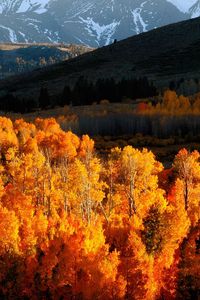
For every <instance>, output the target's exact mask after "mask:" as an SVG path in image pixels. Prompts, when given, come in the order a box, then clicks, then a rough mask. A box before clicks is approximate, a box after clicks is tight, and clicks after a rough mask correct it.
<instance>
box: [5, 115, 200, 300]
mask: <svg viewBox="0 0 200 300" xmlns="http://www.w3.org/2000/svg"><path fill="white" fill-rule="evenodd" d="M0 150H1V164H0V175H1V177H0V178H1V180H0V232H1V235H0V298H1V299H60V300H61V299H66V300H68V299H82V300H83V299H87V300H92V299H102V300H105V299H108V300H109V299H113V300H117V299H128V300H131V299H133V300H135V299H147V300H150V299H152V300H153V299H197V298H198V295H199V294H198V289H199V281H200V278H199V274H200V269H199V266H200V264H199V259H200V258H199V217H200V216H199V199H200V198H199V194H200V154H199V153H198V152H197V151H194V152H192V153H190V152H188V151H187V150H185V149H183V150H181V151H180V152H179V153H178V154H177V155H176V157H175V159H174V163H173V167H172V168H171V169H164V167H163V165H162V164H161V163H160V162H158V161H157V160H156V158H155V156H154V155H153V153H152V152H150V151H147V150H146V149H143V150H142V151H139V150H137V149H134V148H132V147H131V146H127V147H125V148H123V149H119V148H115V149H112V150H111V152H110V154H109V156H108V157H105V158H104V159H100V158H98V156H97V154H96V153H95V150H94V142H93V141H92V140H91V139H90V138H89V137H88V136H86V135H85V136H82V137H81V138H79V137H77V136H76V135H74V134H73V133H72V132H64V131H62V130H61V129H60V127H59V125H58V124H57V123H56V122H55V120H54V119H44V120H42V119H37V120H36V121H35V123H34V124H31V123H26V122H25V121H23V120H17V121H15V122H14V123H12V122H11V120H9V119H7V118H0Z"/></svg>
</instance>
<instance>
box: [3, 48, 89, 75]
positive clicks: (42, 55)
mask: <svg viewBox="0 0 200 300" xmlns="http://www.w3.org/2000/svg"><path fill="white" fill-rule="evenodd" d="M90 50H92V49H91V48H88V47H85V46H82V45H73V44H70V45H69V44H68V45H67V44H48V43H46V44H44V43H40V44H36V43H34V44H23V43H20V44H12V43H7V44H5V43H4V44H3V43H2V44H0V79H3V78H5V77H7V76H12V75H17V74H20V73H24V72H27V71H31V70H33V69H36V68H41V67H44V66H46V65H53V64H55V63H58V62H61V61H64V60H67V59H69V58H73V57H76V56H78V55H80V54H83V53H85V52H87V51H90Z"/></svg>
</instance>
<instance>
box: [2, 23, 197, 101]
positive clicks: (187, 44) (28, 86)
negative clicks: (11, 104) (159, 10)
mask: <svg viewBox="0 0 200 300" xmlns="http://www.w3.org/2000/svg"><path fill="white" fill-rule="evenodd" d="M199 53H200V18H196V19H192V20H189V21H184V22H180V23H177V24H173V25H169V26H165V27H162V28H159V29H155V30H152V31H150V32H147V33H143V34H140V35H137V36H133V37H131V38H128V39H126V40H123V41H120V42H116V43H115V44H112V45H110V46H106V47H102V48H99V49H97V50H95V51H93V52H90V53H86V54H84V55H82V56H79V57H76V58H74V59H72V60H69V61H66V62H63V63H60V64H57V65H54V66H48V67H46V68H43V69H42V70H35V71H33V72H32V73H30V74H28V76H26V78H24V76H23V77H15V78H10V79H8V80H3V81H1V82H0V96H1V97H3V96H5V95H7V94H12V95H14V96H16V97H18V98H20V97H23V99H26V98H29V99H36V98H38V97H39V95H40V91H41V87H43V86H44V85H45V87H46V89H47V90H48V94H49V96H50V97H54V98H55V99H56V97H57V96H58V95H60V94H62V93H63V89H64V87H65V86H66V85H72V84H74V83H75V82H76V81H77V80H78V78H80V76H83V77H84V78H88V79H89V80H91V81H96V80H97V79H99V78H104V79H105V78H113V79H114V80H115V81H116V80H121V79H122V78H138V77H140V78H143V77H144V76H146V77H148V79H149V80H150V81H151V80H152V81H153V82H154V85H156V86H157V87H166V86H169V84H172V85H174V86H176V87H177V88H180V85H181V84H183V83H185V82H187V83H188V84H189V86H190V85H192V89H197V90H198V89H200V88H199V78H200V59H199ZM191 79H192V80H193V79H194V80H193V81H192V80H191ZM187 80H190V81H189V82H188V81H187ZM192 92H195V91H194V90H193V91H192Z"/></svg>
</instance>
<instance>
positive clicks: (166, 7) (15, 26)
mask: <svg viewBox="0 0 200 300" xmlns="http://www.w3.org/2000/svg"><path fill="white" fill-rule="evenodd" d="M199 15H200V0H110V1H108V0H0V42H1V41H2V42H5V41H7V42H9V41H11V42H54V43H56V42H67V43H81V44H86V45H90V46H92V47H99V46H103V45H108V44H110V43H112V42H113V40H114V39H117V40H121V39H124V38H126V37H129V36H132V35H135V34H139V33H141V32H145V31H148V30H151V29H154V28H157V27H160V26H164V25H167V24H170V23H175V22H179V21H182V20H186V19H190V18H193V17H197V16H199Z"/></svg>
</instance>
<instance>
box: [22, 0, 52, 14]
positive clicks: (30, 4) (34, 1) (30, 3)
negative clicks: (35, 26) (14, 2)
mask: <svg viewBox="0 0 200 300" xmlns="http://www.w3.org/2000/svg"><path fill="white" fill-rule="evenodd" d="M48 3H49V0H23V1H22V3H21V5H20V7H19V8H18V10H17V13H24V12H27V11H34V12H36V13H38V14H42V13H44V12H46V11H47V8H46V6H47V4H48Z"/></svg>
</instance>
